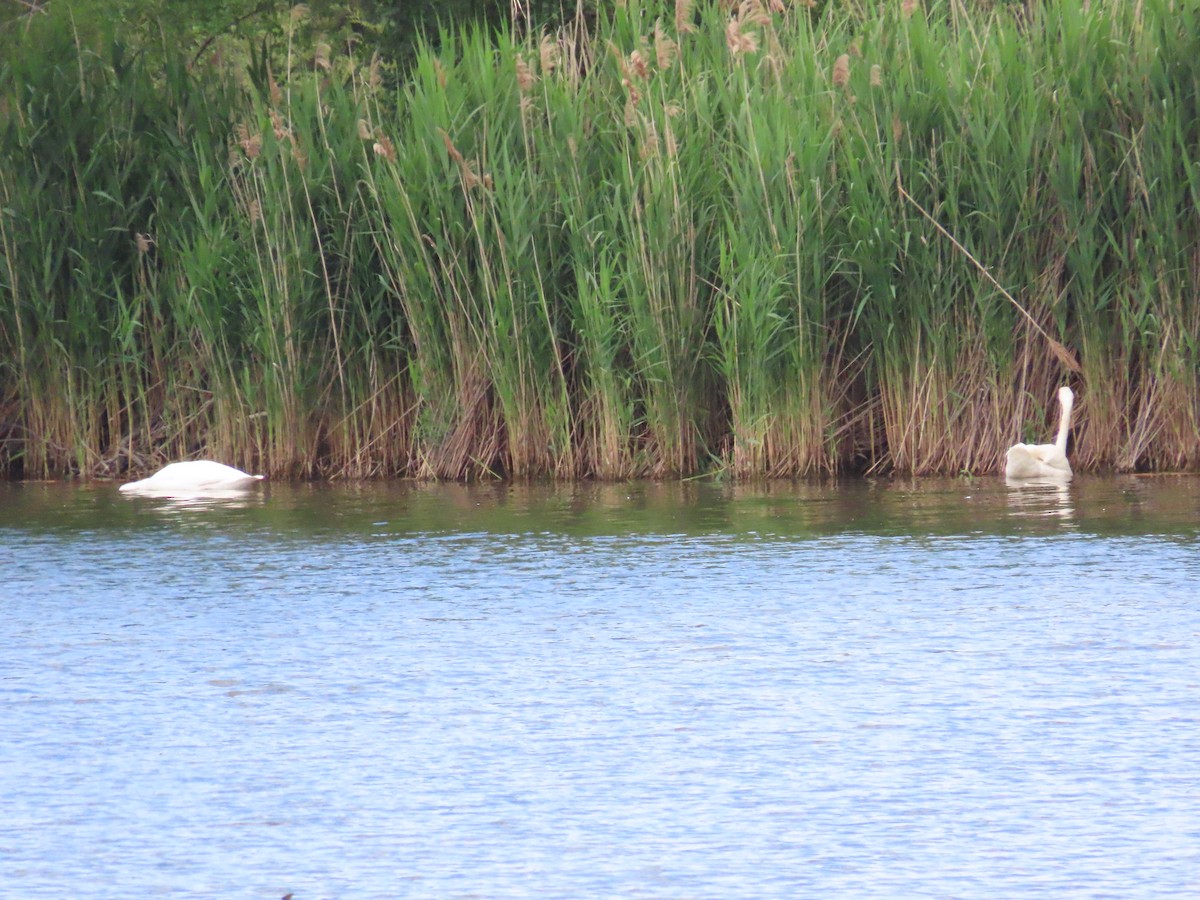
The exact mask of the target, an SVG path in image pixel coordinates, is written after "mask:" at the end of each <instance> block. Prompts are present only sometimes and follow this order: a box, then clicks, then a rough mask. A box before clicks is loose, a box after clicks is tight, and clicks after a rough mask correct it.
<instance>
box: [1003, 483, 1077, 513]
mask: <svg viewBox="0 0 1200 900" xmlns="http://www.w3.org/2000/svg"><path fill="white" fill-rule="evenodd" d="M1005 483H1006V485H1007V486H1008V490H1009V494H1008V498H1009V504H1010V505H1011V506H1012V509H1013V512H1014V514H1016V515H1024V516H1058V517H1060V518H1063V519H1072V518H1074V516H1075V507H1074V506H1072V504H1071V486H1070V484H1069V483H1067V482H1064V481H1063V480H1062V479H1025V480H1023V481H1016V480H1008V481H1006V482H1005Z"/></svg>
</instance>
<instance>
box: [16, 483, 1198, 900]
mask: <svg viewBox="0 0 1200 900" xmlns="http://www.w3.org/2000/svg"><path fill="white" fill-rule="evenodd" d="M1198 485H1200V479H1191V478H1140V477H1128V478H1113V479H1109V478H1092V477H1078V478H1076V480H1075V481H1074V482H1073V483H1072V484H1071V485H1070V486H1068V487H1056V486H1044V485H1040V486H1039V485H1023V486H1021V487H1015V486H1008V485H1006V484H1004V483H1003V481H1001V480H999V479H975V480H943V481H937V480H892V481H883V480H880V481H874V482H859V481H856V482H849V483H845V484H791V483H786V484H784V483H779V484H763V485H721V484H711V483H700V482H690V483H682V484H643V483H633V484H622V485H594V484H582V485H572V486H565V487H554V486H548V485H529V486H512V485H476V486H461V485H453V486H444V485H442V486H439V485H416V484H386V485H359V486H352V487H351V486H342V487H332V486H328V485H284V484H277V483H273V484H269V485H266V486H265V487H264V489H263V490H262V492H261V493H258V494H254V495H251V496H250V497H243V498H238V499H236V500H233V499H230V501H229V502H224V501H222V502H208V503H201V504H197V503H177V502H171V501H165V500H156V499H149V498H129V497H125V496H119V495H118V494H117V490H116V486H115V485H93V486H87V487H78V486H71V485H45V484H21V485H0V573H2V576H3V577H2V579H0V598H2V603H3V606H2V610H3V613H4V615H3V616H2V617H0V716H2V717H3V719H2V721H3V722H4V728H3V729H2V730H0V796H3V797H4V798H5V816H4V820H3V822H2V823H0V848H2V851H3V852H2V854H0V895H5V896H10V895H11V896H14V897H22V898H43V897H44V898H55V900H58V898H61V897H65V896H70V897H73V898H80V897H83V898H88V897H105V898H107V897H121V898H124V897H150V896H181V897H198V898H199V897H204V898H208V897H222V898H225V897H247V898H249V897H255V898H257V897H264V898H266V897H270V898H278V897H281V896H283V895H284V894H286V893H294V895H295V897H296V898H297V900H304V898H317V897H366V898H385V897H387V898H390V897H396V896H405V897H429V898H435V897H436V898H442V897H467V896H485V897H490V898H491V897H496V898H505V897H538V898H544V897H551V898H554V897H562V898H567V897H572V898H574V897H592V896H598V897H624V896H644V897H672V898H675V897H723V898H724V897H765V896H780V897H782V896H820V897H826V896H853V897H875V896H896V897H901V896H903V897H908V896H923V895H928V896H943V897H1053V898H1059V897H1063V896H1080V895H1086V896H1114V897H1137V896H1189V895H1191V894H1192V893H1194V892H1195V888H1196V886H1197V885H1196V875H1195V873H1196V872H1198V871H1200V812H1198V809H1200V807H1198V806H1197V804H1196V802H1195V800H1196V797H1197V796H1198V795H1200V774H1198V770H1197V767H1196V759H1197V753H1198V752H1200V714H1197V707H1196V689H1197V671H1198V668H1197V666H1198V663H1200V605H1198V604H1197V603H1196V596H1197V593H1196V585H1197V584H1198V583H1200V557H1198V556H1197V552H1196V551H1197V549H1198V547H1197V543H1198V536H1200V530H1198V529H1200V489H1198Z"/></svg>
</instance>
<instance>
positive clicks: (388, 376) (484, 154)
mask: <svg viewBox="0 0 1200 900" xmlns="http://www.w3.org/2000/svg"><path fill="white" fill-rule="evenodd" d="M774 7H775V5H773V4H762V3H757V2H753V0H750V2H746V3H742V4H741V5H739V6H737V7H736V8H734V9H730V8H729V4H721V3H710V4H698V5H696V6H695V7H693V6H692V4H690V3H687V2H683V0H680V2H678V3H677V4H676V6H675V9H674V10H673V11H672V10H670V9H664V8H663V6H662V4H650V3H641V2H638V0H630V2H628V3H626V4H622V5H618V6H617V7H616V8H615V9H614V10H613V12H612V14H611V16H610V17H609V18H607V19H604V20H602V21H599V22H595V23H588V24H585V23H584V22H582V21H580V22H576V23H574V24H573V25H571V26H569V27H565V28H563V29H561V30H560V31H558V32H555V33H553V34H548V33H547V34H531V35H529V36H528V37H521V38H518V37H514V36H513V35H510V34H505V33H500V34H494V35H487V34H483V33H481V32H478V31H474V32H463V33H448V34H446V35H444V36H443V38H442V40H441V41H440V44H439V46H440V48H441V49H440V51H439V52H438V53H437V54H434V53H433V52H431V51H428V50H426V51H424V52H422V53H421V54H420V55H419V57H418V60H417V62H416V65H415V68H414V69H413V70H412V72H411V74H410V77H409V78H408V79H407V80H406V82H405V83H404V86H403V87H402V88H401V89H400V90H399V91H397V92H391V91H389V90H387V89H385V88H383V87H382V86H381V79H380V78H379V77H378V69H377V68H376V67H375V66H367V65H362V64H356V63H355V62H353V61H352V60H350V59H348V58H338V57H335V56H330V54H329V53H328V51H327V50H326V49H325V48H323V47H318V48H316V50H309V51H306V52H305V53H301V51H300V50H299V49H298V48H295V47H293V48H291V53H290V56H289V58H288V61H287V63H286V64H285V66H284V68H283V69H282V70H281V71H270V70H268V69H266V68H265V67H263V68H262V69H260V70H258V71H257V75H256V78H255V80H254V85H255V86H253V87H250V86H239V84H240V83H239V82H237V81H236V80H233V79H231V78H230V77H229V76H228V75H226V74H224V73H220V72H214V71H210V70H196V71H192V72H188V71H184V70H183V69H182V68H180V69H177V70H172V71H169V72H166V73H162V72H150V71H147V70H146V69H145V68H144V66H143V65H142V63H141V62H140V60H139V58H138V57H137V56H136V55H134V54H131V53H130V52H129V51H128V50H126V49H125V48H123V47H122V46H121V44H120V43H119V42H118V41H117V40H115V39H114V38H112V37H111V36H109V37H99V38H97V37H93V38H87V39H85V38H83V37H81V36H80V34H79V33H78V31H77V29H74V28H73V27H72V25H71V22H70V20H69V19H68V18H66V17H63V16H61V15H60V16H55V15H51V16H47V17H39V20H37V21H35V22H34V23H32V26H31V29H30V32H29V35H28V36H26V37H25V38H23V39H22V40H23V41H24V43H23V44H21V45H20V47H18V49H21V48H23V49H24V52H20V53H17V52H8V53H5V54H4V55H3V60H4V61H3V62H2V63H0V248H2V250H3V255H4V260H3V265H0V465H2V466H3V467H4V468H5V469H6V470H7V471H8V472H9V473H12V474H21V473H23V474H25V475H26V476H40V475H50V474H56V473H63V472H75V473H79V474H81V475H84V476H95V475H115V474H118V473H121V472H124V471H125V470H126V469H142V468H146V467H150V466H153V465H155V464H158V463H160V462H162V461H164V460H166V459H170V458H178V457H183V456H189V455H196V454H200V453H204V454H208V455H213V456H218V457H220V458H222V459H226V460H228V461H231V462H234V463H238V464H242V465H245V466H251V467H254V468H257V469H261V470H265V471H267V472H269V473H272V474H275V475H289V476H304V477H308V476H323V477H371V476H394V475H413V476H420V477H436V478H480V477H492V476H501V475H503V476H512V477H533V476H541V475H548V476H553V477H558V478H570V477H598V478H605V479H616V478H627V477H635V476H646V475H651V476H665V475H672V476H680V475H682V476H686V475H692V474H695V473H699V472H714V473H728V474H729V475H731V476H734V477H738V478H750V477H762V476H801V475H813V474H819V473H834V472H839V471H903V472H911V473H927V472H950V473H957V472H981V473H982V472H992V471H995V470H996V469H997V468H998V466H999V461H1000V458H1001V455H1002V453H1003V450H1004V448H1005V447H1006V446H1007V445H1008V444H1010V443H1012V442H1014V441H1016V440H1021V439H1028V438H1034V437H1038V438H1039V439H1040V437H1041V436H1042V435H1044V434H1045V433H1047V432H1048V430H1049V429H1050V427H1051V425H1052V418H1053V415H1054V410H1053V409H1052V408H1051V401H1052V398H1053V396H1054V390H1055V388H1056V387H1057V385H1058V384H1059V383H1061V382H1062V381H1063V380H1069V381H1071V382H1072V383H1074V384H1075V386H1076V387H1077V388H1078V389H1079V394H1080V399H1081V403H1080V414H1081V415H1080V417H1079V421H1078V425H1077V427H1076V429H1075V431H1074V435H1073V450H1072V452H1073V459H1074V460H1075V463H1076V465H1077V466H1078V467H1079V468H1083V469H1089V468H1107V467H1111V468H1117V469H1123V470H1128V469H1154V468H1170V469H1178V468H1195V467H1196V466H1197V465H1198V464H1200V384H1198V383H1197V372H1198V371H1200V369H1198V363H1200V359H1198V353H1200V348H1198V346H1197V335H1198V334H1200V305H1198V303H1197V299H1198V297H1200V252H1198V251H1197V249H1196V248H1197V247H1198V246H1200V217H1198V216H1197V215H1196V206H1197V202H1198V201H1200V108H1198V107H1200V100H1198V98H1200V21H1198V19H1200V13H1198V12H1197V9H1196V7H1195V4H1191V3H1187V2H1181V0H1146V2H1144V3H1141V4H1124V3H1120V2H1117V0H1101V2H1096V3H1092V4H1091V5H1090V6H1088V7H1087V8H1086V9H1085V8H1081V7H1080V5H1079V4H1073V3H1068V2H1066V0H1048V2H1046V3H1042V4H1033V5H1024V6H1020V7H1006V6H1003V5H997V6H992V5H990V4H980V5H978V6H976V7H972V8H970V9H968V8H967V7H966V6H965V5H964V4H962V3H959V2H950V3H942V2H937V0H934V2H930V3H928V4H926V5H925V6H921V5H920V4H916V3H902V4H895V3H883V2H874V0H868V2H865V3H861V4H858V5H857V6H854V5H838V4H828V5H826V6H825V7H823V8H821V9H819V10H817V11H813V10H810V9H809V8H808V7H807V5H805V4H797V5H795V6H794V7H793V6H789V7H788V8H787V9H786V10H783V11H779V10H778V9H776V8H774ZM672 12H674V15H672V14H671V13H672ZM43 20H44V21H43ZM293 24H294V20H293ZM9 40H10V41H12V40H13V38H12V36H9ZM35 48H36V50H37V52H36V53H34V52H33V49H35ZM935 223H936V225H935ZM939 226H940V227H939ZM949 236H953V240H952V239H951V238H950V237H949ZM1018 306H1019V307H1020V308H1019V309H1018V308H1017V307H1018ZM1061 345H1065V346H1066V348H1068V352H1067V353H1061V352H1060V353H1056V352H1054V350H1055V348H1056V347H1060V346H1061ZM1072 356H1073V357H1074V360H1077V362H1075V361H1073V360H1072Z"/></svg>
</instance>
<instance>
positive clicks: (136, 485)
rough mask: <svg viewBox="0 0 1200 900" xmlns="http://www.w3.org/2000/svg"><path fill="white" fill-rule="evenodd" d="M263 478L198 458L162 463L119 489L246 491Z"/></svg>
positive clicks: (182, 492)
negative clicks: (159, 467)
mask: <svg viewBox="0 0 1200 900" xmlns="http://www.w3.org/2000/svg"><path fill="white" fill-rule="evenodd" d="M262 479H263V476H262V475H249V474H247V473H245V472H243V471H242V470H241V469H235V468H234V467H233V466H227V465H225V464H224V463H219V462H213V461H212V460H210V459H197V460H192V461H190V462H177V463H171V464H170V465H167V466H163V467H162V468H161V469H159V470H158V471H157V472H155V473H154V474H153V475H151V476H150V477H149V478H143V479H142V480H141V481H131V482H129V483H128V484H123V485H121V488H120V490H121V491H122V492H123V493H129V494H158V495H160V496H180V495H190V494H209V493H213V492H217V491H244V490H246V489H248V488H251V487H253V486H254V485H255V484H257V483H258V482H260V481H262Z"/></svg>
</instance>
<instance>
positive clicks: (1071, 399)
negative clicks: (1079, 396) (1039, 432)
mask: <svg viewBox="0 0 1200 900" xmlns="http://www.w3.org/2000/svg"><path fill="white" fill-rule="evenodd" d="M1058 402H1059V403H1061V404H1062V418H1061V419H1059V422H1058V439H1057V440H1055V442H1054V446H1056V447H1057V448H1058V450H1059V452H1060V453H1062V454H1063V455H1064V456H1066V454H1067V434H1068V433H1069V432H1070V430H1071V407H1072V406H1074V405H1075V395H1074V394H1072V393H1070V392H1069V391H1064V392H1063V393H1061V394H1059V395H1058Z"/></svg>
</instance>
